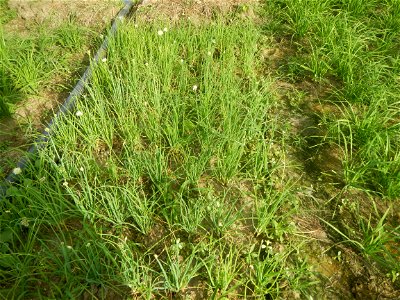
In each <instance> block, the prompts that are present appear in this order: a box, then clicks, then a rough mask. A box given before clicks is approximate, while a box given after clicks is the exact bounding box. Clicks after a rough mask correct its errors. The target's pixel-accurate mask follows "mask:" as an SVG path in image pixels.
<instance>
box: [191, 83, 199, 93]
mask: <svg viewBox="0 0 400 300" xmlns="http://www.w3.org/2000/svg"><path fill="white" fill-rule="evenodd" d="M197 89H198V86H197V85H196V84H195V85H194V86H193V87H192V90H193V91H194V92H195V91H197Z"/></svg>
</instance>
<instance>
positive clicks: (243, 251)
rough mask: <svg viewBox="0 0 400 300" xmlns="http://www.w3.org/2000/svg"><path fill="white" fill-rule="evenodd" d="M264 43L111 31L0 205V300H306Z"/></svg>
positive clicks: (211, 28)
mask: <svg viewBox="0 0 400 300" xmlns="http://www.w3.org/2000/svg"><path fill="white" fill-rule="evenodd" d="M260 41H261V36H260V31H259V29H258V28H257V27H256V26H255V25H254V24H253V23H252V22H250V21H245V20H236V19H235V20H233V21H232V22H231V23H229V24H225V21H224V20H223V19H221V20H219V21H215V22H212V23H210V24H207V25H202V26H194V25H192V24H190V23H186V22H181V23H179V24H175V25H170V24H151V25H148V24H139V25H134V24H131V23H129V24H125V26H123V27H121V29H120V30H119V32H118V34H117V36H116V37H115V38H114V39H112V40H111V42H110V46H109V50H108V53H107V57H106V58H105V59H103V60H102V61H100V62H99V63H98V64H97V65H94V66H93V67H94V73H93V80H92V82H91V84H90V85H89V86H88V87H87V92H86V93H85V95H84V96H83V97H82V98H81V99H79V102H78V104H77V108H76V109H77V110H76V111H75V112H74V113H72V114H70V115H69V116H68V117H67V118H64V119H63V120H62V121H59V122H57V126H56V128H55V132H54V135H53V136H52V138H51V140H50V143H49V146H48V147H47V148H46V149H45V150H43V151H41V152H40V154H39V159H38V160H37V161H36V163H35V164H34V165H32V166H31V167H29V168H28V169H27V170H26V171H24V172H25V173H24V180H23V183H22V185H21V186H19V187H15V188H11V189H10V190H9V194H10V196H12V198H13V201H12V202H6V201H4V202H3V205H4V210H3V211H4V213H3V217H2V218H0V219H1V220H2V224H1V226H2V228H4V229H3V232H4V233H3V234H5V235H6V236H5V238H4V240H3V245H6V246H3V250H2V251H3V257H4V259H3V262H2V264H3V268H4V269H3V270H5V271H4V272H5V273H3V282H5V283H6V284H5V286H6V288H5V289H3V295H6V296H7V297H10V296H14V295H17V294H20V293H22V291H23V293H24V295H25V297H32V296H39V295H42V296H43V295H46V292H45V290H44V289H43V287H41V286H38V284H37V283H38V282H44V283H46V284H45V286H46V288H47V290H48V291H51V294H47V296H51V297H59V296H60V295H70V297H78V296H79V295H82V294H84V293H92V288H93V286H95V287H96V288H97V289H98V291H99V292H98V293H105V292H107V291H108V292H109V289H110V288H111V287H114V288H115V289H116V290H117V292H118V293H122V294H123V293H131V294H133V295H135V296H138V297H143V298H151V297H154V296H157V297H173V298H175V297H185V295H189V294H190V293H191V292H194V293H198V294H199V295H201V296H200V297H205V298H212V299H219V298H221V297H228V298H229V297H239V298H241V297H264V295H270V296H271V297H278V296H279V295H283V293H291V292H292V291H293V292H295V293H299V292H303V293H307V291H306V286H307V285H308V283H307V282H304V281H303V280H302V277H303V276H305V275H306V274H308V273H307V272H308V271H307V268H306V266H305V265H304V264H303V263H301V262H300V261H298V259H297V258H296V257H295V256H293V255H292V252H293V251H296V246H295V245H293V246H291V244H290V243H288V242H287V238H288V234H289V233H290V232H292V231H293V230H294V228H292V226H291V225H290V224H289V221H288V215H289V214H290V212H291V211H292V210H293V209H295V203H296V199H295V198H294V196H293V195H294V191H293V189H292V185H291V184H290V183H287V182H286V181H285V180H284V176H285V172H286V170H285V165H284V162H283V160H284V155H285V154H284V153H283V151H280V150H279V149H281V146H282V147H283V146H284V144H285V142H286V141H285V138H284V137H283V136H282V135H281V133H280V132H281V128H279V127H278V126H277V122H276V119H275V117H274V116H273V114H272V112H273V111H274V110H275V109H276V107H277V104H276V98H275V96H274V93H273V91H272V89H271V88H270V85H271V80H270V79H269V78H268V77H265V76H263V75H262V74H261V73H260V71H261V67H260V64H259V61H258V59H257V57H258V48H259V43H260ZM7 216H10V217H8V218H10V219H12V220H14V221H13V222H12V223H9V222H6V220H7ZM26 240H28V241H29V242H28V243H27V242H23V241H26ZM16 263H18V265H19V266H20V267H19V269H15V268H11V265H13V264H16ZM297 264H299V265H297ZM298 266H303V267H301V268H298ZM21 274H24V275H23V276H21ZM47 293H50V292H47ZM97 295H99V294H97Z"/></svg>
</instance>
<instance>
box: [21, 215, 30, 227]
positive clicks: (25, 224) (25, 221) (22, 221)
mask: <svg viewBox="0 0 400 300" xmlns="http://www.w3.org/2000/svg"><path fill="white" fill-rule="evenodd" d="M21 225H22V226H25V227H29V220H28V219H27V218H26V217H23V218H22V220H21Z"/></svg>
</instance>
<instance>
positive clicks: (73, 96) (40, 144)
mask: <svg viewBox="0 0 400 300" xmlns="http://www.w3.org/2000/svg"><path fill="white" fill-rule="evenodd" d="M123 2H124V4H125V6H124V8H122V9H121V10H120V11H119V13H118V14H117V15H116V17H115V18H114V21H113V23H112V26H111V30H110V32H109V34H108V35H107V36H106V38H105V39H104V41H103V43H102V44H101V46H100V48H99V49H98V50H97V52H96V55H95V56H94V58H93V62H94V64H96V63H97V62H98V61H99V60H100V59H101V58H102V57H103V56H104V53H105V51H106V50H107V47H108V41H109V39H110V38H112V37H113V36H114V35H115V33H116V32H117V28H118V24H119V22H120V21H122V20H123V19H124V18H125V17H127V16H128V15H129V13H131V12H132V11H133V8H134V9H135V10H136V9H137V7H138V5H139V4H140V3H141V2H142V1H135V2H134V1H131V0H123ZM91 76H92V64H91V65H89V66H88V67H87V68H86V70H85V73H83V75H82V77H81V78H80V79H79V81H78V83H77V84H76V85H75V87H74V89H73V90H72V91H71V93H70V94H69V96H68V98H67V99H66V100H65V101H64V103H63V104H62V105H61V106H60V108H59V110H58V112H57V114H56V115H55V116H54V117H53V118H52V119H51V121H50V122H49V123H48V125H47V128H46V130H44V131H43V132H42V134H41V136H40V137H39V138H38V139H37V140H36V141H35V142H34V143H33V145H32V146H31V147H30V148H29V150H28V152H27V154H26V155H25V156H24V157H22V158H21V159H20V160H19V161H18V163H17V165H16V169H17V170H21V171H23V170H24V169H25V168H26V166H27V164H28V163H29V161H30V160H31V159H32V157H33V156H35V154H37V153H38V151H39V150H40V149H42V148H44V147H45V146H46V144H47V142H48V140H49V138H50V136H51V132H52V128H53V127H54V126H55V123H56V121H57V120H58V119H59V118H60V117H62V116H63V115H65V114H66V113H68V112H70V111H71V110H72V109H73V108H74V107H75V102H76V100H77V99H78V97H79V96H80V95H81V94H82V92H83V91H84V88H85V85H87V83H88V82H89V80H90V78H91ZM16 169H14V170H16ZM14 170H13V171H12V172H11V173H10V174H9V175H8V176H7V178H6V179H5V180H4V182H3V183H2V184H0V199H2V198H4V197H5V196H6V195H7V189H8V188H9V187H10V186H11V185H12V184H13V183H16V182H18V179H19V177H20V174H19V172H14Z"/></svg>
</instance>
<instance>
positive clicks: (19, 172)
mask: <svg viewBox="0 0 400 300" xmlns="http://www.w3.org/2000/svg"><path fill="white" fill-rule="evenodd" d="M12 172H13V173H14V174H15V175H19V174H21V173H22V170H21V168H18V167H17V168H14V169H13V170H12Z"/></svg>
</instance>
